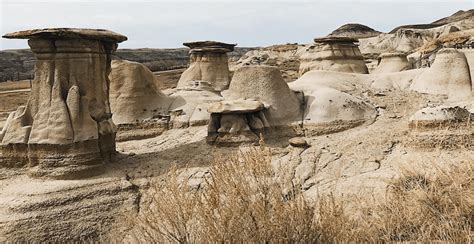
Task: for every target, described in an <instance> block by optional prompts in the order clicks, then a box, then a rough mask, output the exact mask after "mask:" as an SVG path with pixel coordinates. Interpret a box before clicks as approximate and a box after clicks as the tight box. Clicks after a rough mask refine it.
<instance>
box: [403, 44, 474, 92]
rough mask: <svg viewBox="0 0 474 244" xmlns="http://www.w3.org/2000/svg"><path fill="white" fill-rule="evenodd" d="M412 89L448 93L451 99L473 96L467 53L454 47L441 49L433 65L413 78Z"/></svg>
mask: <svg viewBox="0 0 474 244" xmlns="http://www.w3.org/2000/svg"><path fill="white" fill-rule="evenodd" d="M410 89H411V90H413V91H417V92H420V93H427V94H439V95H447V96H448V98H449V99H450V100H451V101H462V100H467V99H470V98H472V81H471V75H470V71H469V64H468V62H467V58H466V55H465V54H464V53H462V52H460V51H458V50H456V49H453V48H444V49H441V50H439V51H438V52H437V53H436V58H435V61H434V62H433V65H432V66H431V67H430V68H429V69H427V70H426V71H425V72H423V73H422V74H421V75H420V76H418V77H417V78H416V79H415V80H413V83H412V84H411V86H410Z"/></svg>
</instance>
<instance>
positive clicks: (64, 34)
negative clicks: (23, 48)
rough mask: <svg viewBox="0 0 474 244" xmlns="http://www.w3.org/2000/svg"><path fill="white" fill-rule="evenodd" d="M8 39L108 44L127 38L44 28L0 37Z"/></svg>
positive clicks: (109, 33) (100, 31)
mask: <svg viewBox="0 0 474 244" xmlns="http://www.w3.org/2000/svg"><path fill="white" fill-rule="evenodd" d="M2 37H3V38H8V39H90V40H99V41H109V42H123V41H126V40H127V37H126V36H124V35H120V34H118V33H115V32H113V31H109V30H103V29H82V28H46V29H33V30H24V31H17V32H12V33H7V34H5V35H3V36H2Z"/></svg>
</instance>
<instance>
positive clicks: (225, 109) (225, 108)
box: [207, 100, 264, 114]
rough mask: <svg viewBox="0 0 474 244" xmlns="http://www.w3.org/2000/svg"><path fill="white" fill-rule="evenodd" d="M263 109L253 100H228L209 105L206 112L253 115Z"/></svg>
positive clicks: (258, 102)
mask: <svg viewBox="0 0 474 244" xmlns="http://www.w3.org/2000/svg"><path fill="white" fill-rule="evenodd" d="M262 109H264V105H263V103H262V102H260V101H254V100H230V101H220V102H215V103H212V104H210V105H209V107H208V109H207V111H208V112H209V113H222V114H227V113H253V112H258V111H261V110H262Z"/></svg>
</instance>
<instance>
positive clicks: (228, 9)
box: [0, 0, 474, 50]
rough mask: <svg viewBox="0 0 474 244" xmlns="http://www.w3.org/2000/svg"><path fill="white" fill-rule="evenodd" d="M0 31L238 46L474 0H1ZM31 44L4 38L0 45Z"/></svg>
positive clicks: (384, 26) (418, 17) (393, 20)
mask: <svg viewBox="0 0 474 244" xmlns="http://www.w3.org/2000/svg"><path fill="white" fill-rule="evenodd" d="M0 1H1V3H0V32H1V34H2V35H3V34H5V33H8V32H12V31H18V30H24V29H31V28H47V27H83V28H101V29H109V30H112V31H115V32H118V33H121V34H123V35H126V36H128V41H126V42H124V43H122V44H120V46H119V47H121V48H143V47H150V48H171V47H182V43H183V42H186V41H193V40H217V41H224V42H230V43H238V45H239V46H242V47H245V46H268V45H273V44H281V43H288V42H291V43H294V42H297V43H309V42H312V40H313V38H314V37H319V36H324V35H327V34H329V33H330V32H331V31H333V30H334V29H336V28H337V27H339V26H341V25H343V24H346V23H361V24H365V25H367V26H370V27H372V28H374V29H376V30H379V31H383V32H388V31H390V30H392V29H393V28H394V27H396V26H399V25H403V24H417V23H430V22H433V21H435V20H437V19H440V18H442V17H446V16H448V15H451V14H453V13H454V12H456V11H458V10H468V9H472V8H474V0H444V1H436V0H435V1H432V0H430V1H427V0H391V1H388V0H365V1H361V0H359V1H348V0H345V1H338V0H332V1H330V0H324V1H323V0H320V1H318V0H312V1H311V0H300V1H290V0H286V1H270V0H260V1H250V0H240V1H232V0H208V1H201V0H195V1H190V0H188V1H184V0H175V1H171V0H168V1H164V0H138V1H133V0H114V1H111V0H83V1H81V0H63V1H59V0H0ZM13 48H28V46H27V43H26V40H7V39H2V40H1V42H0V49H1V50H3V49H13Z"/></svg>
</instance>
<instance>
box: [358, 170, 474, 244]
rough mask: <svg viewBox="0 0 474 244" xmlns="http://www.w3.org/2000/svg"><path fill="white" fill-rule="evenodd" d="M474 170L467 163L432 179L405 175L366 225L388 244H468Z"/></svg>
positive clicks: (473, 219)
mask: <svg viewBox="0 0 474 244" xmlns="http://www.w3.org/2000/svg"><path fill="white" fill-rule="evenodd" d="M473 177H474V170H473V166H472V164H470V163H464V164H462V165H460V166H453V167H451V168H450V169H448V170H443V169H439V168H438V169H436V170H435V173H434V174H433V175H431V176H428V175H424V174H420V173H417V172H414V171H405V172H403V176H402V177H400V178H399V179H397V180H394V181H393V182H392V183H391V184H390V194H388V199H387V200H386V201H384V202H382V203H379V204H378V205H377V206H375V207H374V208H373V209H372V211H371V215H370V216H368V218H366V219H367V221H365V226H373V228H371V229H372V230H371V232H369V233H370V234H371V235H372V236H377V237H378V238H380V240H387V241H423V242H428V241H449V242H453V243H470V242H471V241H472V240H473V233H474V232H473V231H474V229H473V223H474V181H473Z"/></svg>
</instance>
